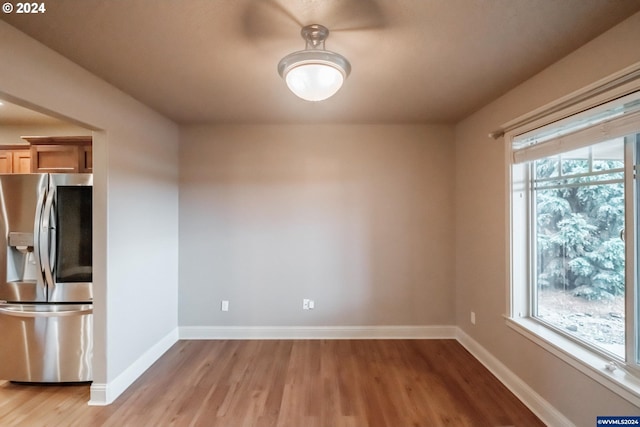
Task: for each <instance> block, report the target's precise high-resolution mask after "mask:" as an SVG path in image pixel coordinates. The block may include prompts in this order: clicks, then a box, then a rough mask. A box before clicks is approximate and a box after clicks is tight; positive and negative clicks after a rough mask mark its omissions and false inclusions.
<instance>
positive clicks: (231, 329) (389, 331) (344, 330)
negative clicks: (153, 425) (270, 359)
mask: <svg viewBox="0 0 640 427" xmlns="http://www.w3.org/2000/svg"><path fill="white" fill-rule="evenodd" d="M179 329H180V339H184V340H220V339H224V340H233V339H242V340H246V339H258V340H268V339H280V340H282V339H333V340H335V339H446V338H450V339H455V338H456V330H457V327H455V326H300V327H296V326H293V327H292V326H272V327H270V326H247V327H242V326H181V327H180V328H179Z"/></svg>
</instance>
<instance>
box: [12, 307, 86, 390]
mask: <svg viewBox="0 0 640 427" xmlns="http://www.w3.org/2000/svg"><path fill="white" fill-rule="evenodd" d="M92 322H93V306H92V305H91V304H65V305H58V304H55V305H54V304H0V331H2V332H1V333H2V335H1V339H2V345H1V346H0V379H5V380H11V381H20V382H44V383H60V382H83V381H91V380H92V370H91V357H92V353H93V341H92V338H91V337H92Z"/></svg>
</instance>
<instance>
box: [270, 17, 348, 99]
mask: <svg viewBox="0 0 640 427" xmlns="http://www.w3.org/2000/svg"><path fill="white" fill-rule="evenodd" d="M300 34H301V35H302V38H303V39H304V40H305V42H306V46H305V49H304V50H300V51H298V52H293V53H290V54H289V55H287V56H285V57H284V58H282V60H281V61H280V62H279V63H278V73H280V76H281V77H282V78H283V79H284V80H285V82H287V86H289V89H290V90H291V92H293V93H294V94H296V95H297V96H299V97H300V98H302V99H305V100H307V101H323V100H325V99H327V98H330V97H331V96H333V95H334V94H335V93H336V92H338V90H340V87H341V86H342V83H343V82H344V80H345V79H346V78H347V76H348V75H349V73H350V72H351V64H349V61H347V59H346V58H345V57H344V56H342V55H340V54H337V53H335V52H331V51H328V50H325V48H324V41H325V40H326V39H327V37H329V30H328V29H327V28H326V27H324V26H322V25H318V24H312V25H307V26H306V27H303V28H302V31H300Z"/></svg>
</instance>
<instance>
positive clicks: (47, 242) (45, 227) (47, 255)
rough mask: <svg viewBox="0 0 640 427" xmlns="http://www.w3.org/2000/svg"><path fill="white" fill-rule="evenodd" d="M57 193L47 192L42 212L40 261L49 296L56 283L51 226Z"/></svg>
mask: <svg viewBox="0 0 640 427" xmlns="http://www.w3.org/2000/svg"><path fill="white" fill-rule="evenodd" d="M54 198H55V192H54V190H52V189H51V188H50V189H49V191H48V192H47V201H46V202H45V204H44V210H43V212H42V227H41V229H40V240H39V241H40V259H41V260H42V269H43V271H44V277H45V282H46V283H47V286H48V288H49V289H48V292H47V293H48V294H49V295H50V294H51V292H52V290H53V287H54V285H55V282H54V281H53V265H52V263H51V239H50V234H51V232H52V230H53V226H52V224H51V212H52V210H53V199H54Z"/></svg>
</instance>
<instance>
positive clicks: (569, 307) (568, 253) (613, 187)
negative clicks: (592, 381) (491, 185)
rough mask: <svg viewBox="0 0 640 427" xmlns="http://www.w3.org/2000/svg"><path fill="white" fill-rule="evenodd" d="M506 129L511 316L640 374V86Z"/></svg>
mask: <svg viewBox="0 0 640 427" xmlns="http://www.w3.org/2000/svg"><path fill="white" fill-rule="evenodd" d="M506 139H507V141H508V142H509V143H510V146H511V254H510V255H511V299H510V318H511V319H513V320H514V321H516V322H520V324H521V325H524V324H525V323H526V322H529V323H527V324H530V325H534V326H532V327H530V331H534V330H535V331H543V334H542V335H544V337H545V338H544V339H548V337H553V343H554V345H555V346H559V347H562V346H563V345H564V344H562V343H564V342H566V343H570V345H571V346H575V345H578V346H579V347H580V348H581V349H583V350H584V351H585V352H588V353H590V354H593V355H595V356H597V357H598V358H600V359H601V360H605V361H607V362H609V363H613V364H615V366H617V367H619V368H621V369H623V370H625V371H627V372H628V373H631V374H633V375H636V376H637V377H638V378H640V369H639V368H640V363H639V361H640V359H639V358H640V348H639V346H640V339H639V334H640V324H639V321H638V320H637V319H638V318H640V303H639V302H640V298H639V295H640V291H639V288H638V277H637V268H636V267H637V265H638V259H637V255H636V254H638V252H639V251H638V250H637V245H638V237H637V232H636V230H637V223H638V219H639V218H640V216H639V212H640V209H638V207H639V206H640V193H639V191H640V190H639V188H640V186H639V185H637V184H636V183H637V182H638V179H639V178H638V177H637V171H638V165H639V164H640V161H639V159H640V92H635V93H632V94H630V95H626V96H624V97H621V98H619V99H617V100H615V101H611V102H608V103H606V104H604V105H601V106H598V107H595V108H592V109H590V110H587V111H584V112H581V113H579V114H575V115H572V116H569V117H567V118H564V119H562V120H559V121H556V122H553V123H550V124H546V125H544V126H541V127H538V128H537V129H533V130H528V131H526V132H518V130H517V129H516V130H515V131H513V132H510V133H508V134H507V135H506ZM523 321H526V322H523ZM533 333H534V334H537V335H541V334H540V333H538V332H533ZM556 338H557V339H556ZM572 348H573V347H572ZM565 353H567V354H570V355H571V357H579V356H577V355H576V354H575V352H573V351H572V350H570V349H568V347H567V348H565ZM609 366H610V367H611V366H612V365H609ZM604 367H605V364H604V363H603V364H601V366H599V367H598V368H601V369H604ZM638 384H640V383H638ZM638 391H640V388H637V389H635V391H634V392H635V393H638Z"/></svg>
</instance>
